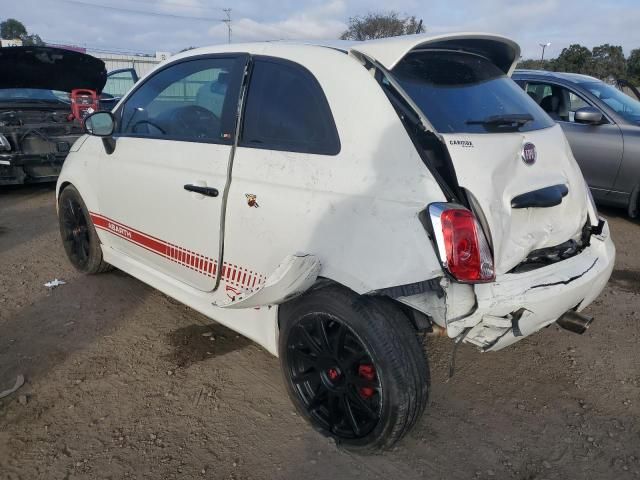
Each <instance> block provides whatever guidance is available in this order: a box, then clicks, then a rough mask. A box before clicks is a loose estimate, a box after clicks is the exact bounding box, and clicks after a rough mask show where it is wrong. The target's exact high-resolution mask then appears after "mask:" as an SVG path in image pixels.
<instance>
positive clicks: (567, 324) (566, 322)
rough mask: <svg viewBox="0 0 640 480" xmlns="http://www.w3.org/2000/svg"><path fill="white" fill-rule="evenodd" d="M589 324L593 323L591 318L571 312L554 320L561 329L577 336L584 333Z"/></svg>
mask: <svg viewBox="0 0 640 480" xmlns="http://www.w3.org/2000/svg"><path fill="white" fill-rule="evenodd" d="M591 322H593V317H587V316H586V315H582V314H580V313H578V312H575V311H573V310H569V311H568V312H566V313H565V314H564V315H562V316H561V317H560V318H559V319H558V320H556V323H557V324H558V325H560V326H561V327H562V328H564V329H565V330H569V331H570V332H573V333H577V334H578V335H582V334H583V333H584V332H586V331H587V329H588V328H589V325H591Z"/></svg>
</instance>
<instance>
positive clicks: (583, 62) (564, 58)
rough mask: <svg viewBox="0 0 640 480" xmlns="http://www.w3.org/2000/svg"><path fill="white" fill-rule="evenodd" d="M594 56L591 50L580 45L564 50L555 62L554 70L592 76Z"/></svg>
mask: <svg viewBox="0 0 640 480" xmlns="http://www.w3.org/2000/svg"><path fill="white" fill-rule="evenodd" d="M592 61H593V54H592V53H591V50H589V49H588V48H587V47H584V46H582V45H580V44H577V43H575V44H573V45H569V46H568V47H567V48H563V49H562V52H561V53H560V55H558V58H556V59H554V60H553V70H555V71H557V72H571V73H583V74H590V73H591V71H592Z"/></svg>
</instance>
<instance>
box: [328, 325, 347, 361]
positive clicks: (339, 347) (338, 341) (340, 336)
mask: <svg viewBox="0 0 640 480" xmlns="http://www.w3.org/2000/svg"><path fill="white" fill-rule="evenodd" d="M346 337H347V327H345V325H344V324H342V323H339V324H338V331H337V332H336V333H335V335H334V337H333V346H332V349H331V350H332V353H333V355H334V357H335V358H337V359H338V360H341V359H342V351H343V349H344V341H345V339H346Z"/></svg>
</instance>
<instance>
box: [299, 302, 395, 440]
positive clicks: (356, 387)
mask: <svg viewBox="0 0 640 480" xmlns="http://www.w3.org/2000/svg"><path fill="white" fill-rule="evenodd" d="M287 348H288V350H289V355H288V363H289V371H290V375H291V379H292V381H293V384H294V386H295V387H294V388H295V389H296V390H297V393H298V395H299V396H300V398H301V400H302V402H303V403H304V405H305V407H306V409H307V411H308V412H309V415H310V416H311V417H313V419H314V420H316V421H317V422H318V423H319V424H320V425H322V426H323V427H324V428H325V429H326V430H327V431H329V432H331V433H332V434H334V435H336V436H339V437H341V438H348V439H356V438H362V437H364V436H366V435H367V434H369V433H370V432H371V431H372V430H373V429H374V427H375V426H376V424H377V423H378V420H379V419H380V412H381V410H382V398H383V397H382V386H381V383H380V381H379V379H378V375H377V372H376V368H375V365H374V362H373V359H372V357H371V354H370V353H369V352H368V351H367V348H366V347H365V346H364V344H363V343H362V341H360V339H359V338H358V337H357V336H356V334H355V333H354V332H353V331H352V330H351V329H350V328H349V327H348V326H346V325H345V324H344V323H342V322H341V321H340V320H339V319H337V318H336V317H333V316H331V315H328V314H324V313H312V314H309V315H307V316H306V317H304V318H302V319H301V320H300V321H299V322H298V323H297V325H296V328H294V329H293V330H292V331H291V335H290V336H289V340H288V346H287Z"/></svg>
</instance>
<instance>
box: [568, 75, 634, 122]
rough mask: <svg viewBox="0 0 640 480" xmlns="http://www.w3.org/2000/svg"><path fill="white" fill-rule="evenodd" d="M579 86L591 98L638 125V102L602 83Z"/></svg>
mask: <svg viewBox="0 0 640 480" xmlns="http://www.w3.org/2000/svg"><path fill="white" fill-rule="evenodd" d="M580 86H581V87H582V88H585V89H587V90H588V91H589V92H591V94H592V95H593V96H595V97H598V98H599V99H600V100H602V101H603V102H604V103H606V104H607V105H608V106H609V107H611V108H612V109H613V110H614V111H615V112H616V113H617V114H618V115H620V116H622V117H624V118H625V119H626V120H628V121H629V122H632V123H640V102H638V101H637V100H634V99H633V98H631V97H630V96H628V95H626V94H625V93H623V92H621V91H620V90H618V89H617V88H614V87H612V86H611V85H607V84H606V83H602V82H589V83H582V84H581V85H580Z"/></svg>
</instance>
